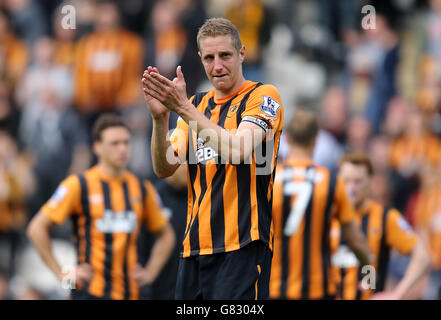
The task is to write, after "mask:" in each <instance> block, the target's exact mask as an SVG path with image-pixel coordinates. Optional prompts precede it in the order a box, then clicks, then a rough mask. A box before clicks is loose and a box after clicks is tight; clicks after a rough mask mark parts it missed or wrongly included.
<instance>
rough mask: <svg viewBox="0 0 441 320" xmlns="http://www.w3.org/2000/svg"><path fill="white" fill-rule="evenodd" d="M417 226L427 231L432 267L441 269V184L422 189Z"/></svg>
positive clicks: (418, 200) (416, 216) (418, 203)
mask: <svg viewBox="0 0 441 320" xmlns="http://www.w3.org/2000/svg"><path fill="white" fill-rule="evenodd" d="M415 226H416V228H417V229H423V230H426V231H427V233H428V240H429V247H430V250H429V255H430V259H431V261H432V268H433V269H435V270H441V184H438V185H436V186H433V187H431V188H424V189H422V190H421V191H420V193H419V195H418V198H417V201H416V206H415Z"/></svg>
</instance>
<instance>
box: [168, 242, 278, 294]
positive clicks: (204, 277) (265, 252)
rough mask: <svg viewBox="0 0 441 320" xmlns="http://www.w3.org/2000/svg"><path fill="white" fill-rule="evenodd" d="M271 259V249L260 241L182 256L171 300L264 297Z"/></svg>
mask: <svg viewBox="0 0 441 320" xmlns="http://www.w3.org/2000/svg"><path fill="white" fill-rule="evenodd" d="M271 259H272V252H271V250H270V249H269V248H268V247H267V246H266V245H265V244H264V243H263V242H261V241H253V242H251V243H250V244H248V245H247V246H245V247H243V248H241V249H239V250H236V251H231V252H225V253H216V254H212V255H200V256H194V257H188V258H182V259H181V260H180V262H179V268H178V279H177V282H176V292H175V299H177V300H196V299H204V300H256V299H258V300H261V299H268V297H269V280H270V274H271Z"/></svg>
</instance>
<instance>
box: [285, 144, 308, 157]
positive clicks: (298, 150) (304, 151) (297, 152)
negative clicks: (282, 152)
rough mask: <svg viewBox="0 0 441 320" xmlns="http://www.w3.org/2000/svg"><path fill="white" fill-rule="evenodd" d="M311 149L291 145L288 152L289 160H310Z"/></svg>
mask: <svg viewBox="0 0 441 320" xmlns="http://www.w3.org/2000/svg"><path fill="white" fill-rule="evenodd" d="M312 155H313V148H303V147H298V146H294V145H291V147H290V150H289V159H292V160H311V159H312Z"/></svg>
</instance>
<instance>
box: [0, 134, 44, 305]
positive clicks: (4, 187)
mask: <svg viewBox="0 0 441 320" xmlns="http://www.w3.org/2000/svg"><path fill="white" fill-rule="evenodd" d="M34 186H35V184H34V181H33V178H32V175H31V171H30V168H29V164H28V163H27V162H26V159H25V158H24V157H23V156H22V155H21V154H19V152H18V148H17V145H16V143H15V141H14V140H13V138H12V137H11V136H10V135H9V134H8V133H7V132H5V131H1V130H0V299H3V298H8V297H9V296H8V295H9V286H8V281H9V278H10V277H11V276H12V275H13V274H14V272H15V257H16V254H17V252H18V250H19V245H20V236H21V234H22V233H23V231H24V227H25V225H26V223H27V218H28V217H27V214H28V212H27V210H26V209H27V208H26V200H27V196H28V195H29V194H30V193H31V192H32V191H33V189H34Z"/></svg>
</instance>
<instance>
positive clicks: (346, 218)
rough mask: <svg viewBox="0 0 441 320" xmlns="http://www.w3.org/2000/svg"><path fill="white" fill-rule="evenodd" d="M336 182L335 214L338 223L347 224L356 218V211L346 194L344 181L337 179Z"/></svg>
mask: <svg viewBox="0 0 441 320" xmlns="http://www.w3.org/2000/svg"><path fill="white" fill-rule="evenodd" d="M336 181H337V182H336V186H335V196H334V203H335V214H336V218H337V219H338V221H340V223H342V224H345V223H348V222H350V221H351V220H352V219H353V218H354V215H355V211H354V207H353V206H352V204H351V201H350V200H349V197H348V195H347V193H346V189H345V184H344V181H343V180H342V179H341V178H340V177H337V180H336Z"/></svg>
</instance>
